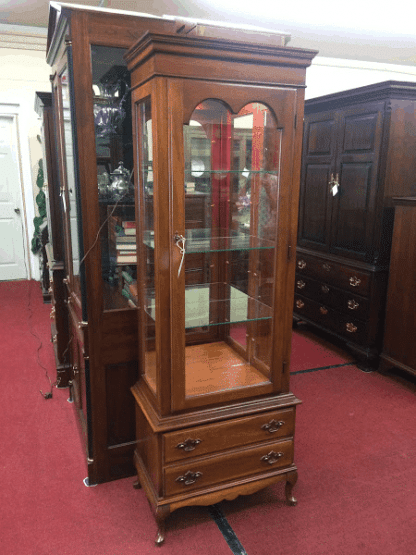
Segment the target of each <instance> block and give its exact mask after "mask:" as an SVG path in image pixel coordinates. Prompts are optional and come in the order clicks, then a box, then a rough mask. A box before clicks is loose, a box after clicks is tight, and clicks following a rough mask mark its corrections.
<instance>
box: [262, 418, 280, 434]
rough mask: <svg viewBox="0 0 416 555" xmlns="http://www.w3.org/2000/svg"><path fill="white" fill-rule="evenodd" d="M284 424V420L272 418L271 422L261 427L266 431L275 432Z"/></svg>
mask: <svg viewBox="0 0 416 555" xmlns="http://www.w3.org/2000/svg"><path fill="white" fill-rule="evenodd" d="M284 424H285V422H284V420H270V422H267V424H263V426H262V427H261V429H262V430H264V431H265V432H269V434H273V433H274V432H277V431H278V430H279V429H280V428H281V427H282V426H283V425H284Z"/></svg>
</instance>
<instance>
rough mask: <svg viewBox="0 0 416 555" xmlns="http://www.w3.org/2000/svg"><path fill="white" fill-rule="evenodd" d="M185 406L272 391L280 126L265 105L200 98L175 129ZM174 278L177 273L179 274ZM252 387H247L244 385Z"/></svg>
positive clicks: (177, 247) (177, 237)
mask: <svg viewBox="0 0 416 555" xmlns="http://www.w3.org/2000/svg"><path fill="white" fill-rule="evenodd" d="M183 135H184V161H185V163H184V168H185V172H184V182H185V183H184V189H185V191H184V214H185V218H184V234H183V235H182V234H177V235H176V236H175V237H174V241H175V247H176V249H177V253H178V254H179V256H180V262H179V269H178V279H181V280H182V283H183V287H184V299H183V300H184V307H185V315H184V321H185V324H184V325H185V337H186V347H185V358H184V361H182V363H183V364H184V368H185V372H184V380H183V381H182V386H183V387H184V390H185V406H192V405H195V406H197V405H199V404H201V402H203V400H202V399H203V398H204V399H205V398H206V396H212V400H211V401H210V402H215V399H220V398H221V396H223V395H224V394H225V393H227V395H231V396H232V397H234V398H236V399H237V398H242V397H244V396H246V395H247V394H248V392H247V388H250V393H249V394H250V395H256V394H258V395H260V394H263V393H267V392H268V391H270V390H271V387H272V385H271V372H270V368H271V364H272V347H273V345H272V337H273V315H274V283H275V259H276V243H277V225H278V221H277V214H278V194H279V186H280V160H281V142H282V130H281V129H278V128H277V122H276V118H275V116H274V114H273V113H272V111H271V110H270V109H269V108H268V107H267V106H266V105H264V104H261V103H256V102H254V103H250V104H247V105H246V106H245V107H244V108H243V109H242V110H240V112H239V113H238V114H233V113H232V112H231V110H230V109H229V108H228V106H227V105H226V104H225V103H223V102H221V101H219V100H206V101H204V102H202V103H201V104H199V105H198V106H197V107H196V108H195V110H194V112H193V114H192V117H191V119H190V121H189V123H188V124H186V125H184V128H183ZM181 274H183V277H181ZM253 388H254V390H253Z"/></svg>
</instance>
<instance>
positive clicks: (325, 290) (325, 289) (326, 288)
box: [321, 285, 329, 293]
mask: <svg viewBox="0 0 416 555" xmlns="http://www.w3.org/2000/svg"><path fill="white" fill-rule="evenodd" d="M321 291H322V293H329V287H328V285H322V287H321Z"/></svg>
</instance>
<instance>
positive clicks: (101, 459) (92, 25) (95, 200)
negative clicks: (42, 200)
mask: <svg viewBox="0 0 416 555" xmlns="http://www.w3.org/2000/svg"><path fill="white" fill-rule="evenodd" d="M168 24H169V22H168V21H167V20H164V19H161V18H156V17H151V16H149V17H142V16H137V17H136V16H134V15H133V14H131V13H130V14H127V13H123V12H117V11H108V10H100V9H93V8H82V7H80V6H69V5H65V4H58V3H51V8H50V19H49V29H48V46H47V49H48V50H47V61H48V63H49V64H50V65H51V67H52V94H53V107H54V119H55V125H56V137H57V145H58V147H57V148H58V167H59V181H60V198H59V200H60V213H61V219H62V231H63V239H64V241H63V246H64V249H63V251H64V253H63V256H64V258H63V264H62V268H64V270H63V271H64V272H65V277H64V278H63V281H62V286H63V291H62V298H63V300H64V301H65V309H66V311H67V321H68V336H67V340H66V344H65V346H64V351H65V356H68V360H69V362H70V371H69V376H68V380H69V385H70V387H71V397H72V399H73V402H74V406H75V411H76V414H77V421H78V422H79V427H80V431H81V436H82V440H83V442H84V445H85V453H86V461H87V467H88V483H89V484H95V483H99V482H104V481H108V480H112V479H116V478H120V477H123V476H127V475H132V474H133V473H134V466H133V450H134V445H135V414H134V400H133V398H132V395H131V392H130V388H131V386H132V385H133V384H134V383H135V382H136V381H137V377H138V341H137V315H136V311H137V303H136V299H137V294H136V290H135V286H136V285H135V284H136V276H137V270H136V267H137V255H136V237H135V233H134V231H135V225H133V228H134V229H133V228H130V229H129V227H130V226H131V223H132V222H135V219H136V216H135V206H134V192H133V187H132V185H131V183H132V179H133V177H132V172H133V142H132V130H131V122H132V120H131V101H130V76H129V73H128V70H127V66H126V63H125V61H124V59H123V56H124V54H125V53H126V52H127V50H128V48H129V47H130V46H131V45H132V44H133V43H134V42H135V41H136V40H137V39H138V38H139V37H140V36H141V35H142V34H143V33H144V32H145V31H147V30H149V29H150V30H152V29H153V30H158V31H159V32H162V31H163V30H164V29H165V28H166V26H167V25H168ZM54 235H55V234H54ZM54 242H55V238H54ZM55 254H56V253H55V252H54V255H55ZM58 311H59V317H61V315H62V312H61V311H60V310H58V306H56V314H55V316H56V318H57V317H58Z"/></svg>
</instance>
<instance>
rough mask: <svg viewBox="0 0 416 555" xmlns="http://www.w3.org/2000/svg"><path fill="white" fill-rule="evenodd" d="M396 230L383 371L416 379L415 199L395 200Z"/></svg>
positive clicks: (393, 244) (390, 275) (382, 355)
mask: <svg viewBox="0 0 416 555" xmlns="http://www.w3.org/2000/svg"><path fill="white" fill-rule="evenodd" d="M394 207H395V208H394V210H395V216H394V230H393V243H392V251H391V257H390V271H389V284H388V290H387V306H386V319H385V329H384V338H383V349H382V353H381V357H380V366H379V369H380V370H381V371H387V370H389V369H392V368H399V369H400V370H404V371H405V372H407V373H409V374H411V375H413V376H416V342H415V340H414V337H415V335H416V312H415V309H414V298H415V289H416V248H415V245H416V197H405V198H395V199H394Z"/></svg>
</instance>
